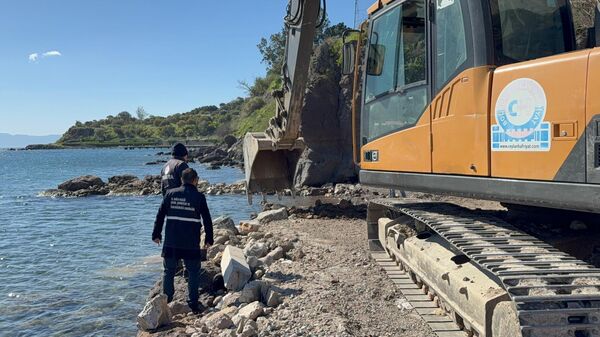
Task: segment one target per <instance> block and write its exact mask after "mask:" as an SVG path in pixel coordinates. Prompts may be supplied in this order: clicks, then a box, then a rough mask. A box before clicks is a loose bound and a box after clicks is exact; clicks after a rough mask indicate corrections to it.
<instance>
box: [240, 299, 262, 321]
mask: <svg viewBox="0 0 600 337" xmlns="http://www.w3.org/2000/svg"><path fill="white" fill-rule="evenodd" d="M263 308H264V305H263V304H262V303H260V302H259V301H255V302H252V303H250V304H248V305H246V306H245V307H243V308H241V309H240V311H238V313H237V315H236V316H238V315H239V316H240V317H245V318H247V319H251V320H256V319H257V318H258V317H260V316H262V315H263V314H264V311H263Z"/></svg>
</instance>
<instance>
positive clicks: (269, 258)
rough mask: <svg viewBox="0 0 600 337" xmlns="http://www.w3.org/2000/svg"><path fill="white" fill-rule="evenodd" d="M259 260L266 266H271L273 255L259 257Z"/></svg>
mask: <svg viewBox="0 0 600 337" xmlns="http://www.w3.org/2000/svg"><path fill="white" fill-rule="evenodd" d="M258 261H259V262H260V263H261V264H262V265H264V266H270V265H271V264H272V263H273V257H272V256H269V255H267V256H265V257H261V258H260V259H258Z"/></svg>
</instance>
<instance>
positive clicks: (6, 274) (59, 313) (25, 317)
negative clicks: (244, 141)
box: [0, 149, 258, 336]
mask: <svg viewBox="0 0 600 337" xmlns="http://www.w3.org/2000/svg"><path fill="white" fill-rule="evenodd" d="M154 152H156V151H153V150H136V151H127V150H117V149H102V150H65V151H62V150H61V151H18V152H10V151H0V172H2V183H1V184H0V223H1V224H2V225H1V226H0V236H1V237H2V240H0V275H2V281H1V282H0V335H1V336H131V335H134V334H135V332H136V328H135V316H136V315H137V313H138V312H139V310H140V309H141V307H142V306H143V302H144V300H145V298H146V296H147V294H148V291H149V289H150V287H151V286H152V285H153V284H154V282H155V281H156V280H157V279H158V278H159V275H160V272H161V269H162V267H161V260H160V256H159V254H160V247H158V246H157V245H155V244H154V243H153V242H152V241H151V239H150V238H151V232H152V226H153V223H154V217H155V214H156V210H157V207H158V205H159V203H160V197H157V196H149V197H106V196H101V197H90V198H81V199H60V198H56V199H53V198H45V197H38V196H37V194H38V193H39V192H40V191H42V190H44V189H48V188H55V187H56V186H57V185H58V184H59V183H61V182H62V181H64V180H67V179H69V178H73V177H76V176H80V175H84V174H94V175H98V176H99V177H101V178H102V179H104V180H106V179H107V178H108V177H110V176H113V175H117V174H128V173H129V174H134V175H137V176H139V177H143V176H144V175H147V174H158V172H159V171H160V166H146V165H144V164H145V163H146V162H148V161H151V160H154V159H155V158H156V157H154ZM192 167H194V168H196V169H198V170H199V174H200V175H201V176H202V178H203V179H207V180H209V181H210V182H212V183H216V182H226V183H232V182H235V181H238V180H240V179H242V178H243V176H242V172H241V171H240V170H238V169H229V168H224V169H222V170H214V171H211V170H204V169H203V168H202V167H201V166H200V165H198V164H192ZM207 199H208V204H209V207H210V208H211V212H212V213H213V216H214V217H216V216H218V215H221V214H227V215H230V216H232V217H233V218H234V219H235V220H236V221H237V220H240V219H242V218H246V217H247V215H248V214H249V213H250V212H255V211H256V210H257V209H258V206H254V207H250V206H248V205H247V204H246V198H245V197H244V196H231V195H228V196H208V197H207Z"/></svg>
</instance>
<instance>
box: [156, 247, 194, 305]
mask: <svg viewBox="0 0 600 337" xmlns="http://www.w3.org/2000/svg"><path fill="white" fill-rule="evenodd" d="M179 260H180V259H177V258H167V257H165V258H164V260H163V267H164V269H165V271H164V275H163V292H164V293H165V295H167V299H168V301H169V302H171V301H172V300H173V295H174V294H175V285H174V282H175V273H177V265H178V263H179ZM183 262H184V263H185V269H186V270H187V272H188V294H189V301H188V303H189V305H190V307H192V306H197V305H198V283H199V279H200V259H183Z"/></svg>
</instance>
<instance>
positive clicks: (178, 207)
mask: <svg viewBox="0 0 600 337" xmlns="http://www.w3.org/2000/svg"><path fill="white" fill-rule="evenodd" d="M165 218H166V220H167V224H166V226H165V239H164V243H163V251H162V256H163V257H167V258H172V257H174V258H181V259H195V258H200V230H201V228H202V226H203V225H204V232H205V234H206V236H205V239H204V241H205V243H207V244H209V245H212V244H213V227H212V219H211V217H210V211H209V210H208V205H207V204H206V198H205V197H204V194H202V193H200V192H199V191H198V189H197V188H196V186H194V185H190V184H184V185H183V186H181V187H178V188H174V189H171V190H169V191H167V193H166V194H165V197H164V198H163V201H162V204H161V205H160V208H159V210H158V213H157V214H156V221H155V222H154V230H153V231H152V240H155V239H161V240H162V229H163V223H164V221H165Z"/></svg>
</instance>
